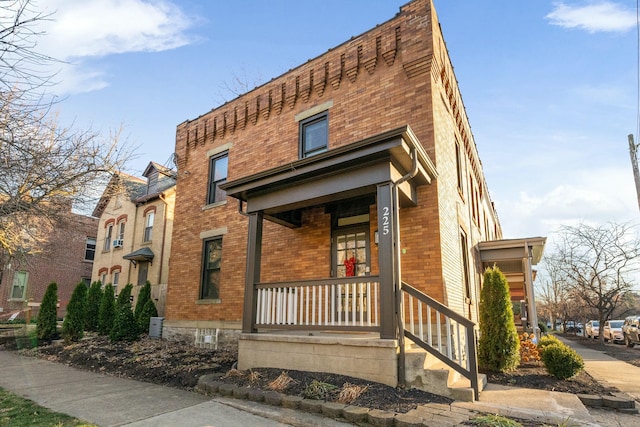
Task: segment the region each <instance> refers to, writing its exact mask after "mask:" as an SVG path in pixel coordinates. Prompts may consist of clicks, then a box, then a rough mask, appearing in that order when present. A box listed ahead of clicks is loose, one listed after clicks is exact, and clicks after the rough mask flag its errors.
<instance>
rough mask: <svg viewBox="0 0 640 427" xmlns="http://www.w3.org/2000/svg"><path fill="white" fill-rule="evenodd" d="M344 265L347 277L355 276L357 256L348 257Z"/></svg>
mask: <svg viewBox="0 0 640 427" xmlns="http://www.w3.org/2000/svg"><path fill="white" fill-rule="evenodd" d="M344 266H345V270H346V271H345V275H346V276H347V277H351V276H355V275H356V258H355V257H351V258H348V259H345V260H344Z"/></svg>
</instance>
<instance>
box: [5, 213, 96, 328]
mask: <svg viewBox="0 0 640 427" xmlns="http://www.w3.org/2000/svg"><path fill="white" fill-rule="evenodd" d="M39 229H40V231H43V230H46V231H45V234H46V237H45V241H44V242H43V243H41V244H40V247H39V248H37V250H36V253H35V254H33V255H28V256H26V258H24V259H13V260H11V261H10V262H9V263H8V264H6V265H5V266H4V270H3V271H0V318H2V319H5V320H6V319H7V318H9V317H11V316H12V315H14V314H16V313H18V312H20V311H22V312H21V313H20V314H18V315H17V316H18V317H19V318H22V319H24V318H26V317H27V316H30V317H37V316H38V312H39V307H40V303H41V302H42V298H43V297H44V294H45V291H46V290H47V287H48V286H49V284H50V283H51V282H56V284H57V285H58V303H59V308H58V316H59V317H64V316H65V314H66V310H67V303H68V302H69V300H70V299H71V294H72V293H73V290H74V289H75V287H76V286H77V285H78V283H80V282H84V283H87V284H88V283H89V280H90V279H91V268H92V266H93V259H94V254H95V248H96V233H97V231H98V219H97V218H92V217H89V216H86V215H80V214H76V213H73V212H71V205H69V212H68V215H67V216H66V217H65V218H64V219H63V220H61V221H60V222H59V223H58V224H56V225H55V226H52V225H51V224H50V223H49V222H48V221H47V220H43V221H42V223H41V224H40V225H39ZM24 310H29V313H28V314H27V313H26V312H25V311H24Z"/></svg>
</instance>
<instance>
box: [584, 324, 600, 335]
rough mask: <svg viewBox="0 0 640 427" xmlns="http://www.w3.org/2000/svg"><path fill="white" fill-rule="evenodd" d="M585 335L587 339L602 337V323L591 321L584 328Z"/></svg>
mask: <svg viewBox="0 0 640 427" xmlns="http://www.w3.org/2000/svg"><path fill="white" fill-rule="evenodd" d="M584 333H585V335H586V336H587V338H597V337H598V336H599V335H600V322H598V321H597V320H589V321H588V322H587V324H586V325H585V326H584Z"/></svg>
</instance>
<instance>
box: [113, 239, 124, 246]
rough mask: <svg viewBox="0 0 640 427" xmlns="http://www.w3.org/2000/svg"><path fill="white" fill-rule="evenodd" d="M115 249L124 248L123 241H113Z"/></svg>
mask: <svg viewBox="0 0 640 427" xmlns="http://www.w3.org/2000/svg"><path fill="white" fill-rule="evenodd" d="M113 247H114V248H121V247H122V239H116V240H114V241H113Z"/></svg>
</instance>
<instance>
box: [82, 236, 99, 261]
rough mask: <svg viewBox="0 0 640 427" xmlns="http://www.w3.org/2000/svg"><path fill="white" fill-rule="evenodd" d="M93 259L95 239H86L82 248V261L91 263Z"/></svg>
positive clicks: (94, 255)
mask: <svg viewBox="0 0 640 427" xmlns="http://www.w3.org/2000/svg"><path fill="white" fill-rule="evenodd" d="M95 257H96V238H95V237H87V241H86V243H85V248H84V259H85V261H93V260H94V259H95Z"/></svg>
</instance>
